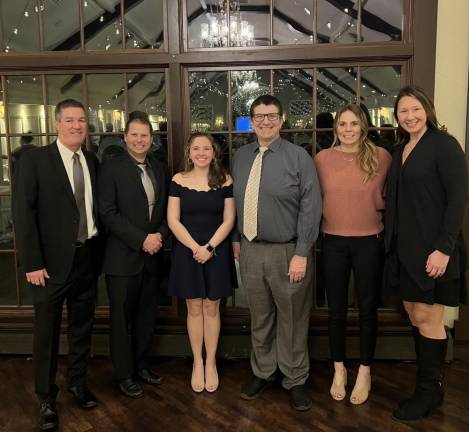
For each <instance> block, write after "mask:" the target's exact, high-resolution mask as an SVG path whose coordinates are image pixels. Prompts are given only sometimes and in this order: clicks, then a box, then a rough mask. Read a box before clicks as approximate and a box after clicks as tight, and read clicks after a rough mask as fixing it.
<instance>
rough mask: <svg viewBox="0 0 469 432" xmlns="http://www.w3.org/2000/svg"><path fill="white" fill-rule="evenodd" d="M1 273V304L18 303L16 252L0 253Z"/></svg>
mask: <svg viewBox="0 0 469 432" xmlns="http://www.w3.org/2000/svg"><path fill="white" fill-rule="evenodd" d="M0 202H1V201H0ZM0 274H1V275H2V277H1V278H0V305H14V304H16V303H17V300H16V271H15V254H14V253H0Z"/></svg>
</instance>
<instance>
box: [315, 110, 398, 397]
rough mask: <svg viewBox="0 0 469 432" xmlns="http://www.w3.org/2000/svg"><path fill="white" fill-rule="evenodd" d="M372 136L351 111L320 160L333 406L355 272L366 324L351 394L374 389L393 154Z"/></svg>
mask: <svg viewBox="0 0 469 432" xmlns="http://www.w3.org/2000/svg"><path fill="white" fill-rule="evenodd" d="M367 134H368V123H367V120H366V117H365V116H364V114H363V112H362V110H361V108H360V107H359V106H358V105H355V104H350V105H346V106H344V107H342V108H341V109H340V110H339V111H338V112H337V115H336V116H335V119H334V143H333V144H332V147H331V148H330V149H327V150H323V151H321V152H319V153H318V154H317V155H316V157H315V158H314V161H315V163H316V168H317V172H318V175H319V180H320V183H321V190H322V196H323V220H322V226H321V231H322V240H323V242H322V273H323V278H324V279H323V280H324V284H325V288H326V294H327V301H328V312H329V343H330V351H331V356H332V360H333V361H334V369H335V373H334V379H333V382H332V386H331V390H330V393H331V396H332V398H333V399H335V400H342V399H344V398H345V396H346V390H345V387H346V385H347V369H346V368H345V366H344V360H345V329H346V320H347V307H348V301H347V300H348V286H349V279H350V272H351V270H352V269H353V275H354V281H355V292H356V297H357V302H358V308H359V323H360V367H359V369H358V373H357V379H356V382H355V386H354V388H353V391H352V394H351V396H350V402H351V403H352V404H355V405H359V404H362V403H364V402H365V401H366V400H367V399H368V393H369V391H370V389H371V373H370V365H371V362H372V360H373V356H374V350H375V345H376V329H377V304H378V299H379V296H380V287H381V276H382V268H383V261H384V244H383V238H382V231H383V222H382V211H383V209H384V199H383V192H384V183H385V180H386V173H387V171H388V169H389V166H390V163H391V156H390V155H389V153H388V152H387V151H386V150H384V149H383V148H379V147H376V146H375V145H374V144H373V143H372V142H371V141H370V140H369V139H368V138H367Z"/></svg>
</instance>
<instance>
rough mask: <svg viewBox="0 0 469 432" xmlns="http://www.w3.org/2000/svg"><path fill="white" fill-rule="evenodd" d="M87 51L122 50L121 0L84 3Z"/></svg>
mask: <svg viewBox="0 0 469 432" xmlns="http://www.w3.org/2000/svg"><path fill="white" fill-rule="evenodd" d="M83 15H84V23H85V47H86V49H87V50H106V51H107V50H110V49H120V48H122V25H121V14H120V0H106V2H96V1H83Z"/></svg>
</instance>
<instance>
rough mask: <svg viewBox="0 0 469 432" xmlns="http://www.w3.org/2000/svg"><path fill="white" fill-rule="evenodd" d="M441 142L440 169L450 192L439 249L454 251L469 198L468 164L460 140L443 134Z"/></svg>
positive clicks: (447, 194)
mask: <svg viewBox="0 0 469 432" xmlns="http://www.w3.org/2000/svg"><path fill="white" fill-rule="evenodd" d="M438 144H439V145H437V161H436V163H437V171H438V176H439V178H440V180H441V182H442V185H443V188H444V191H445V194H446V209H445V212H444V216H443V223H442V225H441V230H440V233H439V235H438V237H437V240H436V243H435V249H436V250H439V251H440V252H443V253H444V254H446V255H451V253H452V252H453V250H454V247H455V244H456V240H457V239H458V236H459V234H460V232H461V227H462V224H463V218H464V207H465V205H466V202H467V194H468V185H467V167H466V160H465V157H464V153H463V151H462V149H461V146H460V145H459V144H458V142H457V141H456V140H455V139H454V138H453V137H450V136H444V135H443V136H442V138H441V142H439V143H438Z"/></svg>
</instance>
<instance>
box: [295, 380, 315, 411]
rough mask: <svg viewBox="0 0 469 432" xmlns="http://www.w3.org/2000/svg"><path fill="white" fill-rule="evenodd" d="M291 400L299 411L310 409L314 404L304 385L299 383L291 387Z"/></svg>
mask: <svg viewBox="0 0 469 432" xmlns="http://www.w3.org/2000/svg"><path fill="white" fill-rule="evenodd" d="M290 402H291V404H292V406H293V408H295V409H296V410H297V411H308V410H309V409H310V408H311V407H312V405H313V402H312V400H311V398H310V397H309V396H308V393H307V392H306V388H305V386H304V385H297V386H294V387H292V388H291V389H290Z"/></svg>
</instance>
